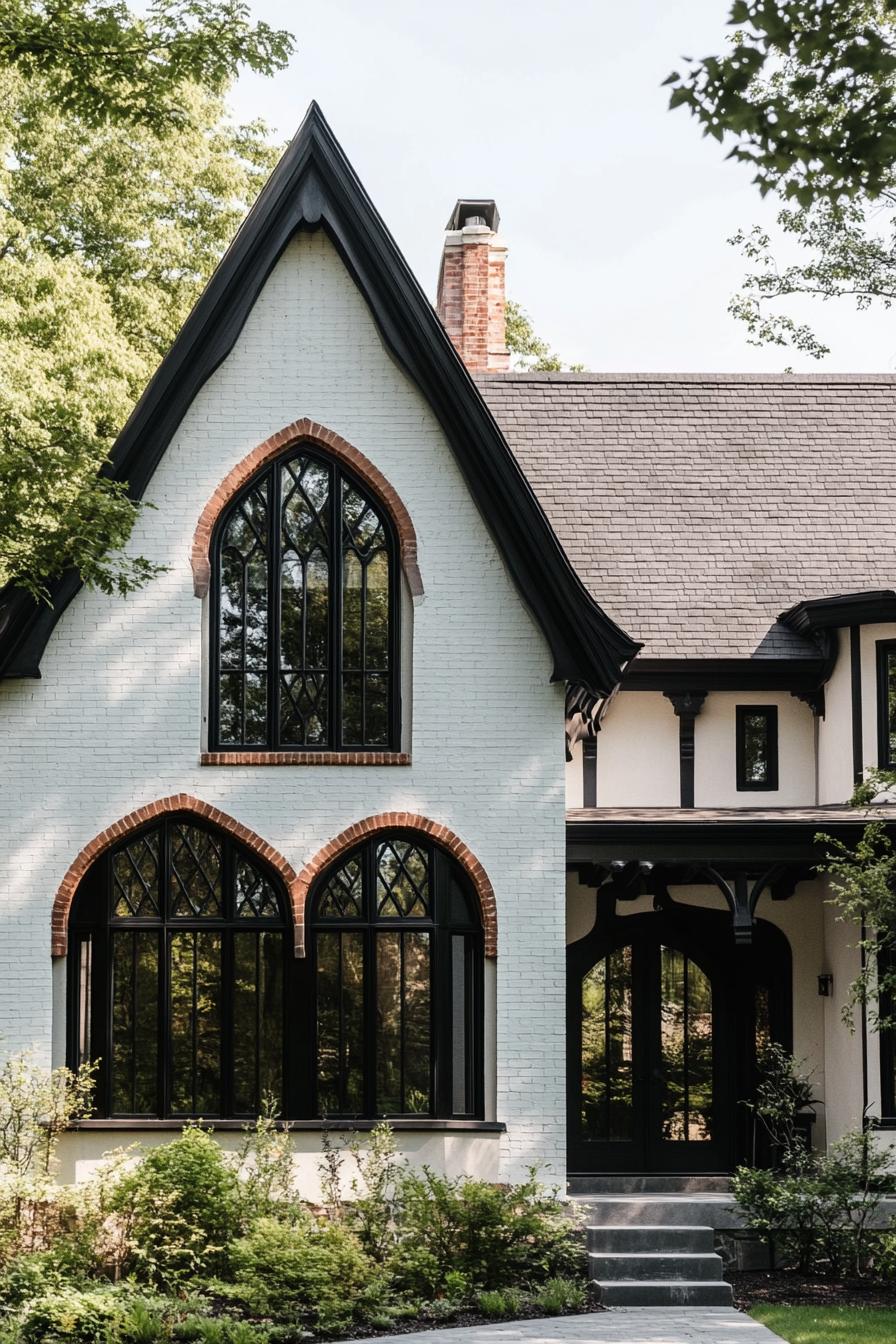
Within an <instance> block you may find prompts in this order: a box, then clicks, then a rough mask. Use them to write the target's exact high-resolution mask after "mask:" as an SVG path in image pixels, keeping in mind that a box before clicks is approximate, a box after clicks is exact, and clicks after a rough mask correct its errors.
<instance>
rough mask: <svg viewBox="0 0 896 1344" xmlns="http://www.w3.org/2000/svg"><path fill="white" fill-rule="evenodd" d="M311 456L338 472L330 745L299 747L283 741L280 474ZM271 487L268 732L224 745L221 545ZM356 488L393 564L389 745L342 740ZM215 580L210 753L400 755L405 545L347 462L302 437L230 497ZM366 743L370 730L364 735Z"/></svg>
mask: <svg viewBox="0 0 896 1344" xmlns="http://www.w3.org/2000/svg"><path fill="white" fill-rule="evenodd" d="M297 457H305V458H309V459H311V460H312V461H315V462H317V463H318V464H319V465H321V466H323V467H325V468H326V469H327V470H328V471H330V472H331V473H332V477H331V487H332V488H331V490H330V499H329V536H330V545H331V551H330V564H329V573H328V578H329V599H328V658H329V668H328V676H329V705H328V718H329V731H328V734H327V740H326V741H325V742H320V743H304V744H301V743H300V744H296V743H295V742H287V743H284V742H281V740H280V715H279V705H280V687H279V674H280V658H279V651H280V603H279V594H280V585H281V573H282V561H283V546H282V531H281V502H282V490H281V486H282V482H281V469H282V467H283V466H284V465H285V464H286V463H287V462H288V461H290V460H292V459H293V458H297ZM266 480H267V481H268V482H269V488H268V489H269V494H268V499H269V511H270V512H269V525H268V544H267V571H268V574H267V579H268V585H267V603H268V606H267V610H268V622H267V667H266V679H267V694H266V701H267V703H266V720H267V724H266V732H265V740H264V741H263V742H257V741H256V742H243V743H233V742H222V741H221V733H220V726H221V720H220V708H221V696H220V681H221V658H220V604H221V564H222V542H223V539H224V536H225V533H226V531H227V525H228V523H229V521H230V519H231V518H232V516H233V514H234V513H235V512H236V511H237V509H239V507H240V505H241V504H242V503H243V502H244V501H245V499H246V498H247V497H248V496H249V495H251V494H252V492H253V491H255V490H257V489H258V488H259V486H261V485H262V484H263V483H264V482H265V481H266ZM343 482H345V483H346V484H348V485H349V486H351V488H352V489H354V490H356V491H357V492H358V493H359V494H360V495H362V496H363V498H364V499H365V500H366V501H367V502H368V503H369V504H370V505H371V507H373V508H374V509H375V511H376V513H377V516H378V517H379V519H380V521H381V523H382V526H383V532H384V534H385V538H386V551H387V555H388V560H389V598H388V612H389V616H388V619H389V635H388V659H389V668H388V673H387V675H388V679H389V691H388V709H387V722H388V734H387V739H386V741H385V742H365V741H364V740H362V741H360V742H345V741H344V740H343V721H342V690H343V650H342V631H343V622H342V572H343V558H344V546H343V542H344V538H343V527H342V512H341V503H342V483H343ZM210 550H211V579H210V584H209V598H210V606H209V612H210V620H209V654H210V658H209V697H208V706H209V709H208V714H209V718H208V750H209V751H210V752H216V753H220V754H234V753H242V752H246V751H263V752H271V753H280V754H287V753H295V752H301V753H303V754H304V753H315V754H322V753H328V752H329V753H332V752H339V753H350V752H359V751H360V752H364V751H396V752H397V751H400V750H401V658H400V650H401V566H400V563H399V562H400V548H399V544H398V536H397V532H396V529H395V525H394V522H393V520H392V517H391V516H390V513H389V510H388V509H387V508H386V506H385V505H384V504H383V502H382V501H381V500H380V498H379V497H378V496H377V495H376V494H375V493H374V492H373V491H372V490H371V489H370V486H369V485H368V484H367V483H366V482H365V481H364V480H363V479H362V478H361V477H360V476H358V475H357V474H356V473H355V472H353V471H352V470H351V468H350V467H348V466H346V465H345V463H343V462H342V461H341V460H340V459H338V458H336V457H334V456H333V455H331V454H329V453H327V452H325V451H324V450H323V449H321V448H320V447H319V445H317V444H316V443H314V442H312V441H311V440H308V439H301V440H299V441H298V442H296V443H293V444H290V446H289V447H288V448H287V449H285V450H284V451H283V452H282V453H280V454H278V456H277V457H275V458H273V459H272V460H271V461H270V462H267V463H265V465H264V467H262V468H261V470H259V471H258V472H256V473H255V474H254V475H253V476H252V477H250V479H249V480H248V481H246V483H245V484H244V485H243V486H242V487H241V488H240V490H239V491H238V492H237V493H236V494H235V495H234V497H233V498H232V499H230V500H229V501H228V503H227V506H226V507H225V508H224V509H222V511H221V514H220V515H219V517H218V518H217V519H216V521H215V526H214V530H213V534H212V542H211V548H210ZM362 738H363V733H362Z"/></svg>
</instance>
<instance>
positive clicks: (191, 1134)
mask: <svg viewBox="0 0 896 1344" xmlns="http://www.w3.org/2000/svg"><path fill="white" fill-rule="evenodd" d="M111 1204H112V1208H113V1209H114V1210H115V1211H116V1212H118V1213H119V1214H120V1215H121V1216H122V1218H123V1219H124V1222H125V1227H126V1237H127V1246H128V1252H129V1254H128V1259H127V1262H126V1263H127V1268H129V1269H130V1270H131V1271H132V1272H133V1273H134V1274H135V1275H136V1276H137V1277H138V1278H140V1279H142V1280H144V1281H145V1282H147V1283H152V1284H155V1285H158V1286H159V1287H162V1288H176V1287H178V1286H179V1285H182V1284H184V1283H186V1282H189V1281H190V1280H191V1279H195V1278H197V1277H198V1276H200V1275H202V1276H208V1275H214V1274H218V1273H224V1272H226V1270H227V1267H228V1263H229V1254H230V1243H231V1241H232V1240H233V1238H234V1236H236V1235H238V1233H239V1230H240V1191H239V1186H238V1180H237V1177H236V1175H235V1174H234V1172H233V1171H232V1170H231V1168H230V1167H229V1166H228V1165H227V1164H226V1162H225V1160H224V1157H223V1155H222V1153H221V1150H220V1148H219V1147H218V1145H217V1144H216V1143H215V1140H214V1139H213V1138H212V1136H211V1134H209V1133H207V1132H206V1131H205V1130H203V1129H200V1128H198V1127H197V1126H193V1125H191V1126H188V1127H187V1128H186V1129H184V1132H183V1134H181V1136H180V1137H179V1138H177V1139H175V1140H174V1141H173V1142H172V1143H166V1144H163V1145H161V1146H160V1147H158V1148H153V1149H152V1150H151V1151H150V1152H148V1153H147V1154H146V1156H145V1157H144V1158H143V1159H142V1161H141V1162H140V1164H139V1166H137V1167H136V1168H135V1169H134V1170H133V1171H131V1172H128V1173H127V1175H125V1176H124V1177H123V1178H122V1179H121V1181H120V1182H119V1184H118V1186H117V1188H116V1189H115V1190H114V1192H113V1195H112V1199H111Z"/></svg>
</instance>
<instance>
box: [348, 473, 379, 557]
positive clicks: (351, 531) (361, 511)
mask: <svg viewBox="0 0 896 1344" xmlns="http://www.w3.org/2000/svg"><path fill="white" fill-rule="evenodd" d="M342 523H343V527H344V529H345V539H346V541H347V542H348V543H349V545H351V546H354V547H355V549H356V550H358V551H360V552H361V553H362V554H365V553H367V552H369V551H373V550H376V548H377V547H378V546H384V545H385V544H386V534H385V532H384V530H383V524H382V520H381V519H380V516H379V514H378V513H377V511H376V509H375V508H374V507H373V505H372V504H370V503H369V501H368V500H366V499H364V497H363V496H362V495H359V494H358V492H357V490H354V489H353V488H352V487H351V486H350V485H347V484H344V485H343V487H342Z"/></svg>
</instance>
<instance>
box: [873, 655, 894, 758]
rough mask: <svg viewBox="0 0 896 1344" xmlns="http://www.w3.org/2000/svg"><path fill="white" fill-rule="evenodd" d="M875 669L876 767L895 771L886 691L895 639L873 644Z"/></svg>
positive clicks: (888, 699) (888, 702) (888, 701)
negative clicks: (889, 663)
mask: <svg viewBox="0 0 896 1344" xmlns="http://www.w3.org/2000/svg"><path fill="white" fill-rule="evenodd" d="M875 651H876V668H877V765H878V769H880V770H893V769H896V755H894V754H893V753H892V752H891V751H890V697H889V694H888V691H887V681H888V667H887V664H888V662H889V658H890V655H891V654H894V655H896V639H878V640H877V641H876V642H875Z"/></svg>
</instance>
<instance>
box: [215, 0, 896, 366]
mask: <svg viewBox="0 0 896 1344" xmlns="http://www.w3.org/2000/svg"><path fill="white" fill-rule="evenodd" d="M250 3H251V8H252V10H253V12H254V14H255V16H256V17H257V18H259V19H265V20H266V21H267V22H269V23H272V24H275V25H277V26H278V27H285V28H289V29H290V30H291V31H292V32H294V33H295V35H296V38H297V51H296V54H295V56H294V57H293V60H292V62H291V65H290V67H289V69H288V70H285V71H283V72H281V73H280V74H279V75H278V76H276V77H275V78H274V79H273V80H263V79H259V78H257V77H255V76H252V75H247V76H245V77H243V79H242V80H241V81H240V83H239V85H238V87H237V89H236V92H235V95H234V99H233V101H234V105H235V109H236V111H237V114H238V115H239V117H240V118H241V119H248V118H251V117H255V116H261V117H263V118H265V119H266V120H267V121H268V122H270V124H271V125H272V126H273V127H274V128H275V129H276V131H277V132H278V134H279V135H281V136H282V137H284V138H288V137H289V136H291V135H292V133H293V131H294V130H295V128H296V127H297V125H298V124H299V122H300V121H301V119H302V116H303V114H304V111H305V108H306V106H307V104H308V102H309V101H310V99H312V98H316V99H317V101H318V102H319V103H320V104H321V107H322V108H323V111H324V114H325V115H326V117H327V119H328V120H329V122H330V124H331V125H332V127H333V129H334V131H335V133H336V135H337V137H338V138H339V140H340V141H341V143H342V145H343V147H344V149H345V151H346V153H347V154H348V156H349V158H350V159H351V161H352V163H353V164H354V166H355V169H356V170H357V172H358V174H359V175H360V177H361V180H362V181H363V182H364V184H365V186H366V188H367V190H368V192H369V193H370V195H371V196H372V198H373V201H374V203H375V204H376V206H377V208H378V209H379V211H380V213H381V214H382V215H383V217H384V219H385V221H386V223H387V224H388V226H389V228H390V229H391V230H392V232H393V234H394V235H395V237H396V238H397V240H398V242H399V245H400V246H401V248H402V249H403V251H404V253H405V256H406V257H407V259H408V261H409V262H410V264H411V266H412V267H413V269H414V271H415V272H416V274H417V276H418V277H419V279H420V280H421V282H422V283H423V285H424V288H425V289H426V290H427V292H428V293H429V294H430V295H431V296H432V295H434V292H435V283H436V276H437V270H438V261H439V255H440V251H441V239H442V232H443V230H444V226H445V223H446V221H447V219H448V215H449V212H450V210H451V207H452V206H453V204H454V201H455V199H456V198H457V197H458V196H493V197H494V198H495V200H496V201H497V203H498V208H499V210H500V212H501V231H502V234H503V235H504V238H505V240H506V241H507V243H508V245H509V249H510V251H509V259H508V292H509V294H510V295H511V296H512V297H513V298H515V299H517V300H518V301H519V302H520V303H522V304H523V306H524V307H525V308H527V309H528V310H529V312H530V313H531V315H532V317H533V319H534V321H535V325H536V327H537V329H538V331H539V333H540V334H541V335H542V336H544V337H545V339H547V340H548V341H550V343H551V344H552V345H553V346H554V347H555V348H556V349H557V350H558V351H559V352H560V353H561V355H562V356H563V357H564V358H565V359H567V360H576V361H581V362H582V363H584V364H585V365H586V367H588V368H589V369H594V370H639V369H645V370H731V369H735V370H736V369H743V370H774V371H778V370H781V369H783V368H785V367H786V366H788V365H791V366H793V367H794V368H796V369H810V368H811V369H818V368H820V369H822V370H825V371H836V370H875V371H881V370H884V371H890V370H893V369H896V312H894V314H893V315H892V316H889V315H887V314H886V313H881V314H875V313H862V314H855V313H854V312H853V311H852V310H851V308H850V306H849V305H848V304H846V303H843V304H836V305H834V304H828V305H825V306H823V307H822V308H820V309H815V308H814V306H813V307H807V308H804V309H802V310H794V311H797V312H799V314H800V315H805V314H809V313H814V314H815V316H816V317H817V319H818V320H817V327H818V329H819V330H820V331H821V333H822V334H823V335H824V337H825V338H826V340H827V341H828V343H829V344H830V345H831V347H832V353H831V355H830V356H828V358H827V359H826V360H825V361H824V362H823V363H822V364H821V365H819V364H818V363H817V362H816V361H812V360H807V359H805V358H804V357H802V356H798V355H796V354H794V353H793V352H790V351H784V350H780V349H775V348H765V349H758V350H757V349H755V348H754V347H752V346H750V345H748V344H747V342H746V339H745V335H744V331H743V329H742V327H741V326H740V324H739V323H737V322H735V321H734V319H733V318H731V317H729V316H728V313H727V311H726V310H727V305H728V299H729V297H730V295H731V293H732V292H733V291H734V290H735V289H736V288H737V285H738V283H739V280H740V278H741V276H742V275H743V270H744V268H743V264H742V262H741V260H740V258H739V256H738V254H737V252H736V251H735V249H734V248H732V247H730V246H728V244H727V243H726V239H727V238H728V237H729V236H730V235H731V234H732V233H733V232H734V231H735V230H736V229H737V228H738V227H740V226H749V225H750V224H753V223H759V222H764V223H770V222H771V221H772V219H773V213H774V212H773V207H772V206H771V205H769V204H768V203H762V202H761V201H760V198H759V194H758V192H757V191H756V189H755V187H753V186H752V185H751V182H750V172H749V169H748V168H746V167H744V166H742V165H737V164H734V163H726V162H725V158H724V152H723V151H722V150H721V149H720V147H719V145H718V144H717V143H716V142H715V141H711V140H704V139H703V138H702V136H701V134H700V131H699V129H698V127H697V124H696V123H695V122H694V121H693V120H692V119H691V118H690V116H689V115H688V114H687V112H685V111H684V110H679V111H677V112H674V113H670V112H668V111H667V109H666V103H667V91H666V90H664V89H662V88H660V84H661V82H662V80H663V79H664V78H665V76H666V75H667V74H668V73H669V71H670V70H671V69H672V68H673V67H675V66H676V65H677V64H678V63H679V58H680V56H681V55H682V53H687V54H692V55H693V54H697V55H705V54H707V53H708V52H711V51H718V50H719V49H720V46H721V44H722V42H723V35H724V31H725V25H724V19H725V17H726V14H727V10H728V7H729V0H683V3H679V4H669V3H668V0H628V2H627V3H622V4H620V3H618V0H615V2H614V3H609V0H553V3H544V0H542V2H541V3H538V4H536V3H533V2H532V0H516V2H515V3H514V4H510V5H508V4H507V3H498V2H497V0H453V3H445V2H444V0H443V2H442V3H438V4H436V3H431V2H430V3H426V0H316V2H315V3H313V4H308V3H304V2H302V3H299V2H297V0H250Z"/></svg>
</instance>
